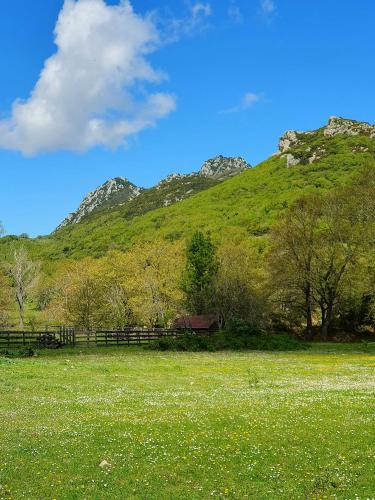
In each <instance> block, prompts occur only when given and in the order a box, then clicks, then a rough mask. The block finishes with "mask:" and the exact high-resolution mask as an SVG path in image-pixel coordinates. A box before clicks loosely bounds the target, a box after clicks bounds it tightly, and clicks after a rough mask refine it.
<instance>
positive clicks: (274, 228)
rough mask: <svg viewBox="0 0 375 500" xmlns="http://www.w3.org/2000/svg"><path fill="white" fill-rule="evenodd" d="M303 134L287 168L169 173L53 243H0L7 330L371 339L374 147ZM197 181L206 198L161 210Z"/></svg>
mask: <svg viewBox="0 0 375 500" xmlns="http://www.w3.org/2000/svg"><path fill="white" fill-rule="evenodd" d="M298 139H299V142H298V144H296V145H295V146H293V147H292V148H291V149H290V152H291V154H293V155H294V156H295V157H296V158H298V159H299V160H300V162H301V163H300V164H299V165H295V166H293V167H291V168H287V167H286V158H285V155H283V154H279V155H274V156H272V157H271V158H270V159H269V160H267V161H265V162H264V163H262V164H260V165H259V166H257V167H256V168H253V169H250V170H248V171H246V172H244V173H242V174H239V175H237V176H235V177H233V178H230V179H228V180H226V181H224V182H220V183H217V184H216V185H212V187H210V186H211V185H209V184H207V185H202V184H199V183H204V182H206V180H205V178H204V177H202V176H190V177H186V178H184V177H183V178H177V179H172V180H171V181H170V182H164V183H161V185H160V186H159V188H155V189H154V190H147V192H144V193H142V195H140V196H139V197H137V198H136V199H134V200H132V201H130V202H128V203H125V204H124V205H120V206H118V207H115V208H112V209H111V210H107V209H103V210H101V211H99V212H97V213H94V214H92V215H91V216H88V217H87V218H85V219H84V220H83V221H82V222H81V223H79V224H75V225H72V226H69V227H66V228H63V229H61V230H59V231H57V232H56V233H54V234H53V235H51V236H49V237H46V238H37V239H35V240H32V239H28V238H24V237H23V238H21V237H12V236H8V237H3V238H1V239H0V256H1V260H2V263H3V266H2V270H1V271H2V272H0V284H1V287H0V320H1V324H2V325H6V324H13V325H15V324H16V322H17V321H19V322H24V321H23V316H25V321H26V323H28V324H29V325H31V326H35V325H37V324H51V323H53V324H56V323H69V324H71V325H74V326H77V327H79V328H81V329H92V328H95V327H97V326H103V327H105V326H107V327H111V328H114V327H115V328H124V327H125V326H129V325H138V326H140V325H145V326H168V325H171V324H172V322H173V320H174V318H175V317H176V316H179V315H181V314H201V313H210V314H215V315H216V316H217V318H218V320H219V323H220V325H221V327H223V328H226V329H228V325H230V324H231V323H232V322H233V321H236V320H242V321H246V322H247V323H248V324H251V325H252V328H253V329H255V330H258V331H262V332H280V331H281V332H285V331H288V332H289V333H294V334H297V335H305V336H306V337H307V338H309V339H317V338H321V339H327V338H332V337H338V336H341V337H344V338H347V337H348V336H350V338H355V337H356V336H369V337H371V335H373V331H374V324H375V321H374V317H375V300H374V287H375V256H374V244H373V243H374V240H375V237H374V234H375V228H374V220H375V215H374V213H375V211H374V201H373V200H374V199H375V195H374V193H375V187H374V186H375V181H374V177H375V174H374V169H375V160H374V158H375V141H374V140H373V139H371V138H370V137H369V136H368V135H357V136H343V135H337V136H333V137H326V136H325V135H324V130H323V129H319V130H317V131H315V132H313V133H309V134H298ZM311 158H313V161H312V162H311ZM211 180H212V179H211ZM190 182H192V183H193V184H194V183H198V184H194V186H195V188H196V191H194V192H197V191H200V192H199V193H198V194H195V195H192V196H191V197H189V198H188V199H185V200H183V201H181V202H179V203H172V205H170V206H164V207H162V208H157V209H154V208H155V206H158V207H160V206H161V205H162V204H163V203H162V199H164V201H166V198H165V196H166V194H168V196H169V195H172V193H174V194H175V195H176V196H175V198H173V197H172V198H173V199H172V198H171V199H170V201H173V200H175V199H179V194H178V193H179V192H180V191H179V190H180V189H182V191H184V192H189V189H188V187H189V185H188V184H189V183H190ZM214 182H215V183H216V181H214ZM193 184H192V185H193ZM195 188H194V189H195ZM205 188H207V189H205ZM182 191H181V193H182ZM181 193H180V194H181ZM159 197H160V198H159ZM168 199H169V198H168ZM154 202H155V203H156V205H155V204H154ZM143 203H144V205H143ZM164 204H167V203H164ZM137 207H138V208H137ZM15 256H18V257H19V256H23V261H24V264H25V266H24V268H25V273H26V275H27V274H28V275H29V277H28V278H27V280H29V283H27V280H26V281H25V280H23V281H24V283H23V284H24V285H25V286H19V285H17V283H16V279H15V275H14V272H13V274H12V269H13V271H14V270H15V269H16V266H15ZM18 260H20V259H18ZM21 260H22V259H21ZM26 264H28V266H30V268H29V270H28V271H27V267H28V266H26ZM39 268H40V272H37V271H38V270H39ZM34 275H35V276H34ZM21 285H22V284H21ZM17 289H18V290H19V291H20V290H21V292H22V293H19V292H17ZM24 291H26V292H27V293H26V294H24V293H23V292H24ZM18 297H20V299H21V300H19V299H18ZM15 298H16V299H17V301H15V300H14V299H15ZM17 303H18V305H17ZM17 309H18V311H17ZM17 316H18V317H19V318H20V319H19V320H17Z"/></svg>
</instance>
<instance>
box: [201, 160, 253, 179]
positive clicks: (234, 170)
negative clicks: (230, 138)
mask: <svg viewBox="0 0 375 500" xmlns="http://www.w3.org/2000/svg"><path fill="white" fill-rule="evenodd" d="M248 168H251V166H250V165H249V164H248V163H247V162H246V161H245V160H244V159H243V158H241V157H239V156H238V157H229V158H228V157H225V156H221V155H220V156H216V157H215V158H212V159H211V160H207V161H206V162H205V163H204V164H203V165H202V168H201V169H200V171H199V175H202V176H204V177H213V178H214V179H219V178H221V177H231V176H232V175H236V174H238V173H240V172H242V171H244V170H247V169H248Z"/></svg>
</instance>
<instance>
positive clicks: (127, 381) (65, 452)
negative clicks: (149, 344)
mask: <svg viewBox="0 0 375 500" xmlns="http://www.w3.org/2000/svg"><path fill="white" fill-rule="evenodd" d="M374 354H375V352H374V346H373V345H372V346H371V345H370V350H368V351H367V352H365V349H364V348H363V346H362V345H359V344H357V345H345V344H344V345H338V344H334V345H328V346H327V345H324V346H322V345H320V344H316V345H314V346H313V348H311V349H309V350H307V351H298V352H289V353H285V352H282V353H261V352H257V353H242V352H241V353H228V352H226V353H199V354H193V353H169V352H163V353H160V354H159V353H157V352H152V353H150V352H145V351H142V350H135V349H134V350H132V349H130V351H129V349H128V348H124V349H122V348H102V349H88V350H85V352H84V353H82V352H79V351H76V350H72V351H71V352H69V351H67V350H63V351H52V352H51V351H48V352H43V351H42V352H40V353H39V356H38V357H32V358H25V359H16V358H13V359H9V358H8V359H6V358H1V357H0V373H1V375H0V391H1V398H0V415H1V419H2V433H1V438H0V440H1V451H2V457H3V459H2V461H1V464H0V497H3V498H15V499H18V498H29V499H37V498H38V499H39V498H51V499H52V498H57V499H59V498H69V499H74V498H77V499H78V498H101V499H113V498H140V499H146V498H187V497H188V498H208V497H211V496H212V497H217V496H221V497H224V498H278V499H280V500H282V499H290V498H295V499H299V498H324V497H325V496H326V497H327V498H330V497H334V496H336V498H356V497H358V498H371V497H372V496H373V492H374V490H375V482H374V475H373V467H372V465H373V454H374V449H373V443H374V430H373V426H372V425H371V420H372V418H373V384H374V370H373V364H374ZM36 381H37V383H36ZM317 436H319V439H317Z"/></svg>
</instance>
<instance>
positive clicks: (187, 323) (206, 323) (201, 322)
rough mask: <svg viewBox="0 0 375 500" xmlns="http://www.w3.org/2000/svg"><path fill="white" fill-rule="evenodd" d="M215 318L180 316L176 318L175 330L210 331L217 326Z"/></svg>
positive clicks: (210, 316) (208, 316)
mask: <svg viewBox="0 0 375 500" xmlns="http://www.w3.org/2000/svg"><path fill="white" fill-rule="evenodd" d="M217 323H218V321H217V317H216V316H215V315H214V314H205V315H201V316H182V317H181V318H177V319H176V321H175V323H174V326H175V328H185V329H191V330H210V329H211V328H213V327H215V326H217Z"/></svg>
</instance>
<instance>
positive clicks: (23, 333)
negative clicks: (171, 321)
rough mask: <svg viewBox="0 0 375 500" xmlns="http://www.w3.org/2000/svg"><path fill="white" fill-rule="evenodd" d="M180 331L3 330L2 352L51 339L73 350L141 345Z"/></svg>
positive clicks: (41, 344)
mask: <svg viewBox="0 0 375 500" xmlns="http://www.w3.org/2000/svg"><path fill="white" fill-rule="evenodd" d="M182 334H183V332H182V331H180V330H171V329H162V328H153V329H144V328H126V329H124V330H104V329H98V330H91V331H80V330H75V329H74V328H71V327H65V326H64V327H53V328H45V329H43V330H42V329H41V330H38V331H35V330H0V349H2V348H11V347H27V346H36V347H37V346H43V345H44V344H45V343H46V342H50V343H51V340H52V341H53V340H54V341H56V343H60V344H61V345H65V346H71V347H85V346H87V347H90V346H116V345H128V346H130V345H141V344H147V343H150V342H152V341H153V340H157V339H160V338H164V337H173V338H176V337H178V336H180V335H182Z"/></svg>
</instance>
